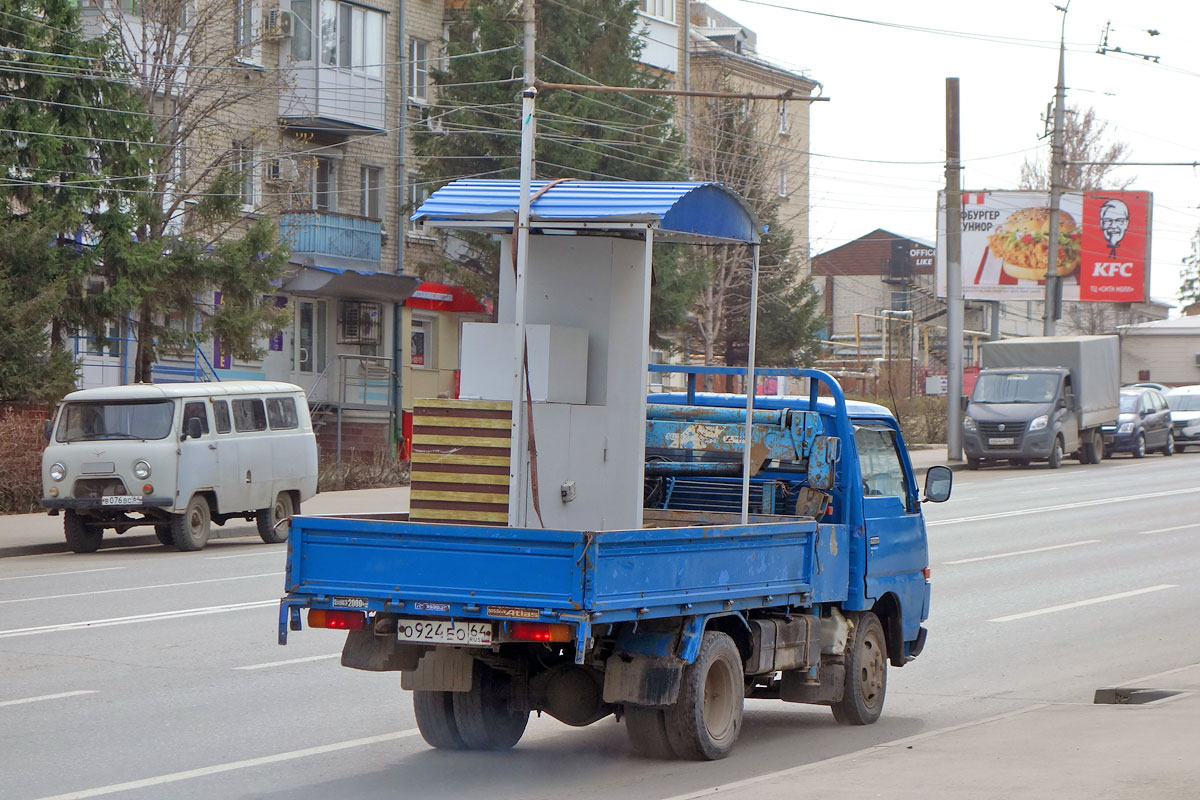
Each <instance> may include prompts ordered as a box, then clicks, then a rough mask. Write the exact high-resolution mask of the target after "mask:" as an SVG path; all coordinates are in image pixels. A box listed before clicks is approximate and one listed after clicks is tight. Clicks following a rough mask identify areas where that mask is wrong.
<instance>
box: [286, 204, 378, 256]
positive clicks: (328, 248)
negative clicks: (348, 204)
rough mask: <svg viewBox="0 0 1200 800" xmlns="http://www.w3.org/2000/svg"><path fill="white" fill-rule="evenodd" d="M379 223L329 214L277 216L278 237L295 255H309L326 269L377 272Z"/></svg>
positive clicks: (323, 212) (375, 220) (302, 212)
mask: <svg viewBox="0 0 1200 800" xmlns="http://www.w3.org/2000/svg"><path fill="white" fill-rule="evenodd" d="M381 224H382V223H381V222H380V221H379V220H377V219H368V218H367V217H356V216H351V215H350V214H335V213H333V212H331V211H286V212H284V213H282V214H280V215H279V238H280V239H282V240H283V241H285V242H287V243H288V244H289V245H290V246H291V248H292V254H293V259H292V260H293V261H297V259H296V258H295V256H298V255H309V256H313V257H314V258H313V259H306V260H312V261H313V262H314V263H320V264H324V265H327V266H344V267H368V268H370V269H372V270H377V269H379V249H380V245H381V244H382V240H383V234H382V231H381V229H380V226H381Z"/></svg>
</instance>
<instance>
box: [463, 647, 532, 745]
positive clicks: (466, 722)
mask: <svg viewBox="0 0 1200 800" xmlns="http://www.w3.org/2000/svg"><path fill="white" fill-rule="evenodd" d="M474 669H475V674H474V676H473V680H472V681H471V691H469V692H451V693H450V695H451V699H452V701H453V703H454V724H455V726H456V727H457V728H458V735H459V736H461V737H462V740H463V744H464V745H465V746H466V747H467V748H468V749H470V750H508V749H509V748H511V747H512V746H513V745H515V744H516V743H517V742H519V741H521V736H522V735H523V734H524V733H525V725H526V724H527V723H528V722H529V708H528V707H523V706H521V705H519V702H520V698H518V696H517V694H518V693H517V691H516V686H515V681H514V680H513V678H512V676H511V675H507V674H505V673H503V672H500V671H499V670H495V669H492V668H491V667H489V666H488V665H486V664H484V663H483V662H482V661H476V662H475V668H474Z"/></svg>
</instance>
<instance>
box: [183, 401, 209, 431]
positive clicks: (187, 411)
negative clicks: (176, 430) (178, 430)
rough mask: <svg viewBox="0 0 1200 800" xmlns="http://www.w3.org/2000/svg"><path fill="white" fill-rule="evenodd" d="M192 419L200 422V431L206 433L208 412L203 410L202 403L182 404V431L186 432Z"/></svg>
mask: <svg viewBox="0 0 1200 800" xmlns="http://www.w3.org/2000/svg"><path fill="white" fill-rule="evenodd" d="M192 419H198V420H200V430H201V431H203V432H204V433H205V434H207V433H208V412H207V411H205V410H204V403H203V402H202V401H195V402H189V403H184V404H183V430H185V431H186V430H187V426H188V421H189V420H192Z"/></svg>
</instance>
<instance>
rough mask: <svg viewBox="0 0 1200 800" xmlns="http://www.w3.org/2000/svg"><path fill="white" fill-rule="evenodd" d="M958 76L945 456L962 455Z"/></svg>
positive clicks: (949, 209) (950, 101) (952, 91)
mask: <svg viewBox="0 0 1200 800" xmlns="http://www.w3.org/2000/svg"><path fill="white" fill-rule="evenodd" d="M959 155H960V154H959V130H958V78H946V458H948V459H950V460H951V461H957V460H958V459H960V458H962V385H963V341H962V337H963V292H962V186H961V184H960V175H959V171H960V169H961V162H960V160H959Z"/></svg>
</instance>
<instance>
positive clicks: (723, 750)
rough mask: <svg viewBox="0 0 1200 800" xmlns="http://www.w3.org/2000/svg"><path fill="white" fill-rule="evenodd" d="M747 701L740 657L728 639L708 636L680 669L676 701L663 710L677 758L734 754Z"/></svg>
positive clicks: (722, 635)
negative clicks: (680, 681) (693, 657)
mask: <svg viewBox="0 0 1200 800" xmlns="http://www.w3.org/2000/svg"><path fill="white" fill-rule="evenodd" d="M745 696H746V685H745V679H744V677H743V675H742V655H741V653H740V652H739V651H738V649H737V645H735V644H734V643H733V639H731V638H730V637H729V635H728V634H725V633H721V632H719V631H707V632H706V633H705V634H704V640H703V641H702V642H701V644H700V652H699V653H697V655H696V660H695V661H694V662H692V663H691V664H689V665H688V666H687V667H685V668H684V671H683V682H682V685H680V687H679V699H678V700H677V701H676V702H675V704H674V705H671V706H668V707H667V708H666V709H665V710H664V711H663V722H664V723H665V726H666V732H667V738H668V740H670V743H671V749H672V750H674V752H675V755H676V756H677V757H678V758H686V759H691V760H694V761H716V760H717V759H720V758H725V756H727V755H729V754H730V753H731V752H732V751H733V746H734V744H735V743H736V742H737V739H738V734H740V733H741V731H742V708H743V701H744V700H745Z"/></svg>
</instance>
